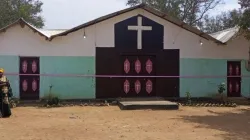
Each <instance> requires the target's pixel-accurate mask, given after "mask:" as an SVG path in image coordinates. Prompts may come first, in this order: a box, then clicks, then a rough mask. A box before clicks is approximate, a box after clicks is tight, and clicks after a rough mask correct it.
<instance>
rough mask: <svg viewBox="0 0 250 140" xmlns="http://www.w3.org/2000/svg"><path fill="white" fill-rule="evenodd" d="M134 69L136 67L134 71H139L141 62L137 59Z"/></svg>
mask: <svg viewBox="0 0 250 140" xmlns="http://www.w3.org/2000/svg"><path fill="white" fill-rule="evenodd" d="M135 69H136V71H138V72H140V69H141V64H140V61H139V60H137V62H136V63H135Z"/></svg>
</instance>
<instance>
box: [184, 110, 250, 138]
mask: <svg viewBox="0 0 250 140" xmlns="http://www.w3.org/2000/svg"><path fill="white" fill-rule="evenodd" d="M237 111H239V113H232V112H224V113H217V112H214V111H209V112H210V113H212V114H213V115H207V116H181V119H183V120H184V121H186V122H191V123H198V124H201V125H205V126H204V127H207V128H209V129H216V130H219V131H224V132H226V133H227V134H223V135H222V137H223V139H224V140H250V109H238V110H237Z"/></svg>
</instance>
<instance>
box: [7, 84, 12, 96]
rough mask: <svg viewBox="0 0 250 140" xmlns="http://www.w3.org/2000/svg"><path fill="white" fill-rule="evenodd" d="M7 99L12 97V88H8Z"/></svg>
mask: <svg viewBox="0 0 250 140" xmlns="http://www.w3.org/2000/svg"><path fill="white" fill-rule="evenodd" d="M8 96H9V97H12V96H13V92H12V88H11V87H10V86H9V94H8Z"/></svg>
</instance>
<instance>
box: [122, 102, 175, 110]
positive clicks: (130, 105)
mask: <svg viewBox="0 0 250 140" xmlns="http://www.w3.org/2000/svg"><path fill="white" fill-rule="evenodd" d="M118 106H119V107H120V109H121V110H141V109H152V110H178V109H179V105H178V104H177V103H175V102H170V101H160V100H158V101H118Z"/></svg>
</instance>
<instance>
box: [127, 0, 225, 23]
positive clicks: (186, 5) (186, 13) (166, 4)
mask: <svg viewBox="0 0 250 140" xmlns="http://www.w3.org/2000/svg"><path fill="white" fill-rule="evenodd" d="M140 2H141V0H127V5H130V6H135V5H137V4H139V3H140ZM143 2H144V3H145V4H147V5H149V6H151V7H153V8H155V9H157V10H159V11H161V12H163V13H166V14H167V15H169V16H173V17H176V18H179V19H180V20H182V21H184V22H186V23H187V24H189V25H191V26H197V25H198V23H199V22H201V21H202V19H203V17H204V16H205V15H206V14H207V13H208V11H209V10H212V9H214V8H215V7H216V6H217V5H219V4H221V2H222V0H143Z"/></svg>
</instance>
